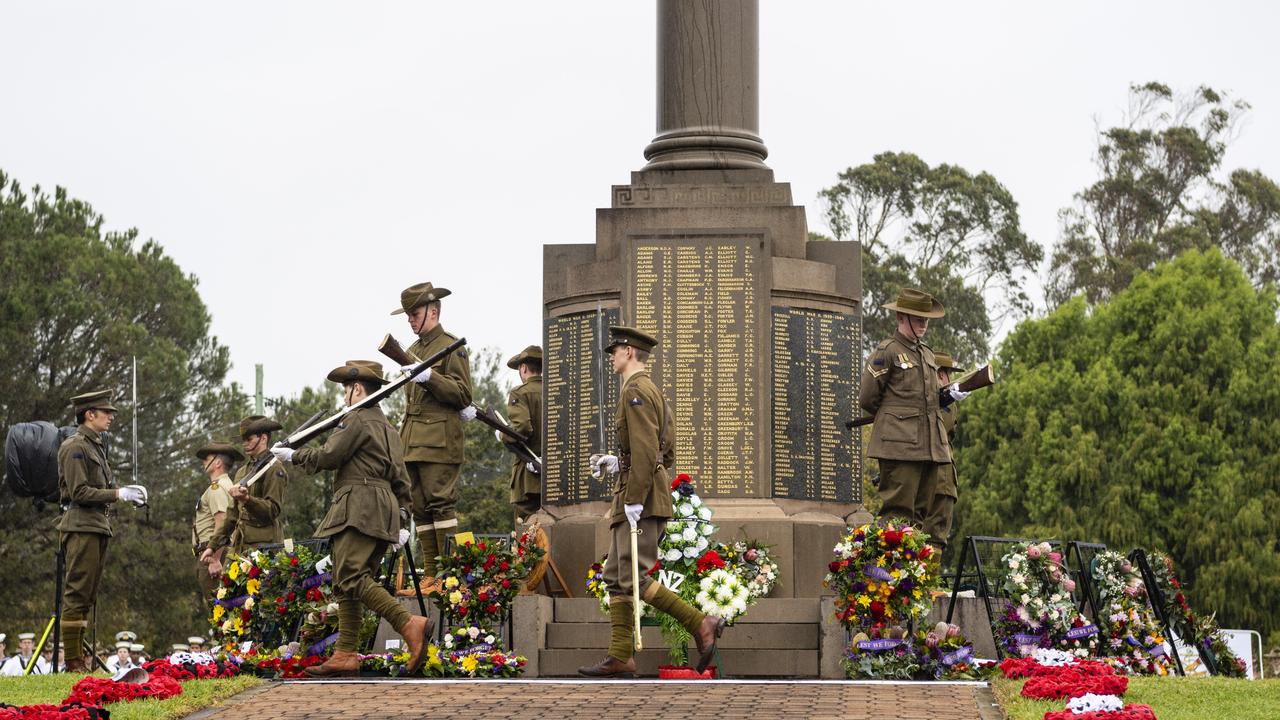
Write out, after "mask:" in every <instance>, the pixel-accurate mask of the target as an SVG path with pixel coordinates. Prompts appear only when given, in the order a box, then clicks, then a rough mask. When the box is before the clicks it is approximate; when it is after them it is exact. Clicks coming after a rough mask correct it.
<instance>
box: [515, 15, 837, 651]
mask: <svg viewBox="0 0 1280 720" xmlns="http://www.w3.org/2000/svg"><path fill="white" fill-rule="evenodd" d="M758 25H759V18H758V8H757V6H756V3H754V2H741V3H737V2H735V3H710V4H705V5H704V4H695V3H685V2H661V3H659V5H658V30H657V35H658V37H657V44H658V48H657V58H658V61H657V66H658V67H657V135H656V137H654V138H653V140H652V141H651V142H650V143H649V144H648V145H647V146H646V147H644V158H645V159H646V160H647V161H648V162H647V164H645V165H644V166H643V167H641V168H640V169H639V170H635V171H633V172H632V173H631V179H630V182H629V183H628V184H625V185H616V186H614V187H613V189H612V193H611V197H612V204H611V207H608V208H602V209H598V210H597V211H596V237H595V239H594V242H583V243H574V244H556V245H545V246H544V247H543V265H544V280H543V309H544V320H543V346H544V348H545V349H546V357H547V361H546V367H545V373H544V392H545V398H544V408H545V422H546V431H545V433H544V436H545V438H546V439H545V450H544V453H545V455H544V463H545V467H544V472H543V504H544V512H543V516H544V519H543V523H544V525H545V526H546V527H547V532H548V534H549V536H550V538H551V541H552V542H551V545H552V554H553V559H554V561H555V562H556V564H557V566H558V567H559V568H561V570H562V571H563V572H564V574H565V576H566V579H567V580H568V582H569V585H570V589H571V590H572V592H573V593H574V595H575V596H576V597H579V598H581V597H582V594H583V593H584V592H585V581H584V579H583V577H582V572H581V570H582V569H584V568H587V567H589V566H590V565H591V563H593V562H595V561H596V560H597V559H599V558H600V557H601V556H602V555H603V554H604V553H605V552H606V551H607V549H608V532H607V531H608V525H607V521H606V520H605V519H604V515H605V513H606V510H607V508H608V506H609V502H610V500H611V498H612V489H611V481H610V479H609V478H607V477H606V478H605V479H600V480H598V479H596V478H593V477H592V476H591V475H590V473H589V466H588V458H589V456H590V455H591V454H592V453H595V452H612V451H613V450H612V448H613V447H614V445H615V444H616V440H615V438H614V437H613V435H614V433H613V413H614V409H615V407H616V403H617V395H618V379H617V377H616V376H615V375H613V374H612V373H611V372H610V371H609V368H608V363H607V358H606V356H605V354H604V347H605V344H606V342H607V336H608V327H609V326H610V325H616V324H627V325H632V326H634V327H636V328H637V329H639V330H641V331H644V332H649V333H652V334H654V335H656V336H657V337H658V338H660V344H659V345H658V347H656V348H655V350H654V354H653V356H652V357H651V359H650V363H649V367H650V371H651V374H652V376H653V379H654V381H655V382H656V383H657V385H658V387H659V388H660V389H661V390H662V392H663V395H664V397H666V398H667V400H668V402H670V403H672V409H673V411H674V417H675V435H676V447H675V451H676V464H675V468H674V472H675V473H687V474H689V475H690V476H691V477H692V478H693V479H694V482H695V483H696V484H697V487H698V492H699V493H700V494H701V496H702V497H703V498H704V499H706V500H707V501H708V504H709V505H711V506H712V507H713V508H714V510H715V513H716V514H715V518H716V523H717V525H718V527H719V532H718V534H717V538H716V539H717V540H720V541H732V540H733V539H735V538H743V537H749V538H754V539H756V540H759V541H761V542H763V543H765V544H767V545H770V546H771V547H772V550H771V552H772V554H773V557H774V559H775V560H777V562H778V565H779V570H780V577H779V581H778V583H777V585H776V587H775V588H774V590H773V592H772V593H771V594H770V595H769V601H766V602H765V603H764V604H763V605H759V606H757V607H755V608H754V609H753V610H752V612H751V613H750V617H751V618H752V619H755V620H759V621H761V622H766V623H767V622H770V621H772V622H774V623H776V624H777V630H776V634H777V635H778V636H779V637H780V638H781V637H782V636H783V635H784V634H786V633H788V632H789V631H790V630H795V629H797V628H800V627H801V626H803V627H804V629H805V632H802V633H798V634H792V636H791V637H790V639H788V640H787V641H786V642H783V643H782V644H781V645H778V646H772V647H771V646H769V645H767V644H766V645H763V646H761V645H759V644H758V643H757V644H756V645H755V647H756V648H758V649H757V650H754V651H748V650H747V649H745V648H741V649H739V650H738V651H737V652H738V653H739V654H740V655H743V657H739V658H736V659H737V660H738V662H736V663H732V665H733V666H732V667H731V668H728V669H729V670H730V671H731V672H733V673H734V674H739V675H740V674H763V675H788V674H795V675H802V676H804V675H808V676H813V675H816V674H817V673H818V667H817V660H818V653H817V642H818V621H819V600H818V598H819V597H820V595H821V594H822V590H823V586H822V580H823V576H824V575H825V573H826V561H827V559H828V556H829V555H830V552H831V548H832V546H833V545H834V544H835V543H836V542H837V540H838V539H839V536H840V534H841V531H842V530H843V529H844V528H845V527H846V525H847V524H848V523H849V522H850V521H852V519H853V517H854V515H855V514H858V513H859V512H860V510H861V508H862V506H861V501H862V498H861V496H860V495H861V487H860V483H859V480H858V479H859V478H860V473H861V467H860V466H861V458H860V456H859V445H858V443H857V442H856V435H854V434H852V433H850V432H849V431H848V430H847V429H846V428H845V426H844V421H845V420H848V419H849V418H851V417H853V416H854V415H855V414H856V412H855V408H854V405H853V404H854V402H855V399H856V397H857V383H858V376H859V371H860V352H859V333H860V323H859V300H860V298H861V296H862V287H861V272H860V267H859V246H858V244H857V243H852V242H821V241H819V242H814V241H810V240H808V232H807V226H806V221H805V211H804V208H803V207H802V206H799V205H796V204H794V203H793V201H792V196H791V188H790V186H789V185H788V184H787V183H785V182H778V181H777V180H776V179H775V177H774V173H773V170H771V169H770V168H769V166H768V165H767V164H766V158H767V155H768V151H767V149H766V147H765V144H764V142H763V141H762V139H761V138H760V135H759V127H758V126H759V120H758V119H759V88H758V64H759V57H758V31H759V27H758ZM770 601H772V602H770ZM556 602H557V603H562V602H563V601H561V600H557V601H556ZM580 602H582V603H584V604H583V608H584V609H583V610H582V613H583V614H586V613H594V616H591V617H590V619H591V620H599V621H603V620H604V618H603V616H601V615H600V613H599V610H598V608H597V609H594V610H593V609H592V608H591V607H590V605H591V603H593V602H594V601H580ZM564 607H565V608H568V604H565V605H564ZM560 610H561V606H559V605H557V609H556V613H555V618H554V619H555V620H557V621H559V620H563V619H564V616H565V613H562V612H561V611H560ZM566 612H567V610H566ZM547 619H548V620H550V619H551V618H547ZM575 619H578V620H583V619H586V616H584V615H578V616H575ZM556 636H557V633H555V632H552V633H549V637H551V638H552V639H554V638H555V637H556ZM797 637H802V638H803V639H802V640H800V641H798V642H797V641H796V638H797ZM583 640H586V642H587V643H590V642H591V640H590V639H587V638H583ZM646 646H648V643H646ZM586 647H591V646H590V645H589V644H583V645H582V648H586ZM595 647H601V645H595ZM726 647H732V643H730V644H729V645H728V646H726ZM775 651H776V652H775ZM652 652H653V653H654V654H655V656H660V655H661V653H662V650H661V646H660V644H659V649H658V650H654V651H652ZM725 652H727V653H729V654H731V655H732V654H733V653H734V652H735V651H733V650H726V651H725ZM749 652H754V653H755V659H754V660H750V659H748V658H747V657H745V655H746V654H748V653H749ZM588 654H590V651H587V650H585V649H577V648H564V649H557V648H551V649H550V650H549V651H544V657H545V658H546V659H549V660H550V662H544V663H542V667H541V668H540V671H541V672H542V673H543V674H549V675H561V674H572V673H573V668H574V667H576V666H577V664H578V663H577V661H578V660H579V659H582V658H585V657H586V656H587V655H588ZM646 658H647V653H646V655H642V656H641V664H642V667H641V671H642V672H644V670H645V667H644V665H645V660H646ZM725 662H726V664H730V663H731V662H732V661H731V660H730V659H726V660H725ZM780 662H785V663H788V664H786V665H782V664H779V663H780ZM757 663H758V664H757ZM650 670H652V668H650Z"/></svg>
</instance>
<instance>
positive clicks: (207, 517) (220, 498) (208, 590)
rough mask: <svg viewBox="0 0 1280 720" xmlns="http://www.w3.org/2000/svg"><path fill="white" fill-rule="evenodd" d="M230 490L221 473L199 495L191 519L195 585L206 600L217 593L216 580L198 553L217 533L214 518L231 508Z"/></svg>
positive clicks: (229, 485) (229, 482)
mask: <svg viewBox="0 0 1280 720" xmlns="http://www.w3.org/2000/svg"><path fill="white" fill-rule="evenodd" d="M230 490H231V478H229V477H227V475H226V473H223V474H222V475H221V476H219V477H218V479H217V480H216V481H215V482H213V483H210V484H209V486H208V487H206V488H205V489H204V492H203V493H201V494H200V499H199V500H198V501H196V512H195V516H194V517H192V519H191V548H192V552H193V554H194V555H195V561H194V562H195V574H196V584H197V585H199V586H200V591H201V592H202V593H203V594H204V596H205V597H206V598H208V597H211V596H212V595H213V594H214V593H215V592H217V591H218V580H217V578H214V577H211V576H210V575H209V566H208V565H205V564H204V563H202V562H200V553H202V552H204V551H205V548H207V547H209V542H210V541H211V540H213V536H214V533H216V532H217V529H218V528H217V527H216V526H215V525H214V516H215V515H217V514H218V513H225V512H227V510H229V509H230V508H231V493H230Z"/></svg>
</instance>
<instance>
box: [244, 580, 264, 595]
mask: <svg viewBox="0 0 1280 720" xmlns="http://www.w3.org/2000/svg"><path fill="white" fill-rule="evenodd" d="M244 589H245V590H246V591H247V592H248V593H249V594H250V595H257V594H258V593H259V592H262V581H261V580H259V579H258V578H254V579H252V580H250V581H249V582H247V583H245V584H244Z"/></svg>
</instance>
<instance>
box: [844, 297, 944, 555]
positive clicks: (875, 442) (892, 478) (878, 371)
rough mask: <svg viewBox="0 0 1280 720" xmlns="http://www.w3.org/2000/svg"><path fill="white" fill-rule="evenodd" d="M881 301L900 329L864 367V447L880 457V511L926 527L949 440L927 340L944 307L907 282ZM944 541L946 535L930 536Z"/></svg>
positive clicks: (861, 401)
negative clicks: (867, 427)
mask: <svg viewBox="0 0 1280 720" xmlns="http://www.w3.org/2000/svg"><path fill="white" fill-rule="evenodd" d="M883 307H885V308H888V309H889V310H893V311H894V312H895V313H897V319H898V331H897V332H896V333H895V334H894V336H893V337H891V338H888V339H887V340H884V341H882V342H881V343H880V344H879V345H877V346H876V349H875V350H874V351H873V352H872V353H871V355H870V356H869V357H868V358H867V364H866V367H865V368H863V370H862V383H861V388H860V389H859V393H858V402H859V404H860V405H861V406H862V409H863V410H866V411H867V412H868V413H871V414H872V415H874V416H875V422H874V424H873V425H872V427H871V442H870V443H869V444H868V445H867V455H868V456H869V457H873V458H876V459H877V460H879V461H880V499H881V501H882V502H883V506H882V507H881V510H880V515H881V517H886V518H896V519H898V520H901V521H904V522H909V523H912V524H914V525H915V526H916V527H919V528H921V529H923V527H924V520H925V518H924V508H926V507H927V506H928V504H929V503H930V502H931V501H932V500H933V496H934V494H935V492H936V491H937V487H938V483H939V474H940V472H941V471H942V467H943V466H944V465H950V464H951V442H950V441H949V440H948V438H947V431H946V427H945V425H944V424H943V420H942V413H941V406H940V397H939V387H940V386H939V385H938V362H937V360H936V359H935V358H934V355H933V350H931V349H930V348H929V346H928V345H926V344H924V339H923V338H924V334H925V331H926V330H928V328H929V320H930V319H932V318H940V317H942V316H943V315H944V314H945V310H944V309H943V307H942V303H940V302H938V301H937V300H936V299H934V297H933V296H932V295H930V294H928V293H926V292H922V291H920V290H915V289H912V288H904V289H903V290H902V291H901V292H899V293H898V299H897V300H895V301H894V302H891V303H887V304H885V305H884V306H883ZM929 543H930V544H932V545H935V546H936V547H937V549H941V548H942V546H943V545H944V544H945V543H946V538H934V537H930V538H929Z"/></svg>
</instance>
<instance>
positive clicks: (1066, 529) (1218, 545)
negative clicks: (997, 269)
mask: <svg viewBox="0 0 1280 720" xmlns="http://www.w3.org/2000/svg"><path fill="white" fill-rule="evenodd" d="M1278 307H1280V301H1278V300H1277V296H1276V292H1275V290H1274V288H1272V287H1266V288H1264V289H1263V290H1257V289H1255V288H1254V287H1253V286H1252V284H1251V283H1250V280H1249V278H1248V277H1247V276H1246V275H1245V273H1244V272H1243V271H1242V270H1241V268H1240V267H1239V265H1237V264H1236V263H1235V262H1233V261H1232V260H1230V259H1228V258H1225V257H1223V255H1222V254H1221V253H1218V252H1217V251H1211V252H1209V253H1199V252H1196V251H1189V252H1187V253H1186V254H1184V255H1182V256H1181V257H1179V258H1178V259H1176V260H1175V261H1173V262H1170V263H1167V264H1165V265H1161V266H1158V267H1157V268H1156V269H1155V270H1154V271H1152V272H1150V273H1145V274H1140V275H1138V276H1137V277H1136V278H1135V279H1134V281H1133V283H1132V284H1131V285H1130V287H1128V288H1127V289H1125V290H1123V291H1121V292H1119V293H1117V294H1116V295H1115V296H1114V297H1113V298H1112V299H1111V300H1110V301H1109V302H1105V303H1100V304H1097V305H1095V306H1093V307H1090V306H1088V305H1087V304H1086V303H1085V302H1084V299H1083V298H1081V297H1077V298H1074V299H1072V300H1071V301H1069V302H1067V303H1066V304H1064V305H1063V306H1062V307H1060V308H1058V309H1057V310H1055V311H1054V312H1052V313H1050V314H1049V315H1048V316H1047V317H1044V318H1042V319H1037V320H1029V321H1027V322H1024V323H1023V324H1021V325H1020V326H1019V327H1018V328H1017V330H1015V331H1014V332H1013V333H1012V334H1011V335H1010V336H1009V337H1008V338H1007V339H1006V341H1005V342H1004V344H1003V346H1002V348H1001V352H1000V356H999V367H1000V370H1001V374H1002V376H1003V377H1002V378H1001V381H1000V383H999V384H998V385H996V386H995V387H993V388H992V389H991V390H989V391H982V392H979V393H975V394H974V395H973V396H972V397H971V398H969V399H968V400H966V401H965V402H964V404H963V406H962V409H961V415H960V422H959V424H958V427H957V435H956V443H955V446H956V462H957V469H958V471H959V475H960V478H961V493H960V494H961V501H960V503H959V505H958V506H957V507H958V517H957V521H958V528H957V531H956V535H957V536H958V537H963V536H964V535H968V534H988V535H1004V536H1030V537H1046V538H1063V539H1084V540H1093V541H1100V542H1105V543H1107V544H1109V545H1111V546H1112V547H1115V548H1119V549H1126V550H1127V549H1128V548H1130V547H1134V546H1145V547H1152V548H1165V549H1167V550H1168V551H1169V553H1170V555H1172V557H1173V558H1174V560H1175V561H1176V562H1177V563H1178V566H1179V568H1180V570H1181V573H1182V576H1183V580H1184V581H1185V582H1186V583H1187V584H1188V585H1189V586H1190V588H1191V591H1190V593H1189V596H1190V598H1191V599H1192V603H1193V606H1198V607H1199V608H1200V609H1201V611H1202V612H1203V611H1216V612H1217V613H1218V617H1219V620H1220V621H1221V623H1222V625H1223V626H1224V627H1247V628H1252V629H1257V630H1259V631H1262V632H1263V634H1264V636H1265V635H1266V634H1267V633H1268V632H1269V631H1272V630H1275V629H1277V628H1278V626H1280V553H1277V550H1278V549H1280V548H1278V547H1277V542H1278V540H1280V528H1278V526H1277V525H1276V523H1275V518H1276V517H1280V326H1277V322H1276V311H1277V308H1278Z"/></svg>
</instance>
